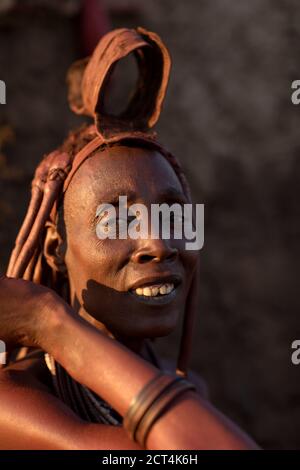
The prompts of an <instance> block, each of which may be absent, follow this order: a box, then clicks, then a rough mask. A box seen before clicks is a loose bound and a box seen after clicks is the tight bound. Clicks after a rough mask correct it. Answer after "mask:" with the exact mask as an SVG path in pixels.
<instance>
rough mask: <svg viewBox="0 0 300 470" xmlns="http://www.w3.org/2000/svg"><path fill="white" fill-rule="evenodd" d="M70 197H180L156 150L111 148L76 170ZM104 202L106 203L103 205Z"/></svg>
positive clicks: (178, 187)
mask: <svg viewBox="0 0 300 470" xmlns="http://www.w3.org/2000/svg"><path fill="white" fill-rule="evenodd" d="M71 186H72V193H74V191H75V192H77V193H78V192H80V194H81V196H82V195H83V194H86V195H89V196H90V197H93V196H95V197H97V199H101V200H104V199H106V198H108V197H112V196H113V195H114V194H115V195H131V196H132V198H133V199H134V194H136V196H137V198H138V197H143V195H145V196H148V197H151V196H152V197H155V196H159V195H163V193H164V192H166V193H168V194H170V193H171V192H173V193H174V195H175V193H176V192H177V193H183V191H182V187H181V183H180V181H179V179H178V177H177V175H176V173H175V171H174V169H173V168H172V166H171V165H170V163H169V162H168V161H167V160H166V159H165V158H164V157H163V156H162V155H161V154H160V153H159V152H157V151H156V150H152V149H147V148H138V147H125V146H113V147H110V148H105V149H104V150H102V151H101V152H97V153H96V154H94V155H93V156H92V157H90V158H89V159H87V160H86V162H85V163H84V164H83V165H82V167H80V168H79V170H78V172H77V173H76V175H75V176H74V179H73V181H72V184H71ZM107 202H108V201H107Z"/></svg>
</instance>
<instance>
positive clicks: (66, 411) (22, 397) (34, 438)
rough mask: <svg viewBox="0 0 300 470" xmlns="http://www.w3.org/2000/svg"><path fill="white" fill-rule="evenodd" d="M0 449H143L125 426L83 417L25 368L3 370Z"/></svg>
mask: <svg viewBox="0 0 300 470" xmlns="http://www.w3.org/2000/svg"><path fill="white" fill-rule="evenodd" d="M0 401H1V406H0V449H2V450H3V449H5V450H9V449H13V450H15V449H18V450H20V449H26V450H29V449H33V450H38V449H42V450H48V449H51V450H63V449H64V450H85V449H94V450H101V449H103V450H105V449H122V450H123V449H129V450H135V449H141V448H140V447H139V446H138V445H137V444H135V443H134V442H132V441H131V440H130V439H129V438H128V436H127V434H126V432H125V430H124V429H123V428H121V427H120V428H119V427H115V426H109V425H102V424H89V423H86V422H85V421H82V420H81V419H80V418H78V416H77V415H75V414H74V413H73V412H72V410H70V408H68V407H67V406H66V405H64V403H62V402H61V401H60V400H59V399H57V398H56V397H54V396H53V395H51V394H50V393H49V392H48V391H47V389H46V387H44V386H43V385H42V384H41V383H39V382H38V381H36V379H35V378H34V377H33V376H32V375H31V374H29V373H28V372H26V371H23V370H14V368H13V366H12V367H11V368H7V369H4V370H2V371H0Z"/></svg>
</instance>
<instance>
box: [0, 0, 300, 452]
mask: <svg viewBox="0 0 300 470" xmlns="http://www.w3.org/2000/svg"><path fill="white" fill-rule="evenodd" d="M120 26H122V27H123V26H128V27H135V26H143V27H145V28H147V29H150V30H153V31H155V32H157V33H158V34H159V35H161V37H162V38H163V40H164V41H165V43H166V44H167V46H168V48H169V49H170V52H171V55H172V58H173V69H172V75H171V81H170V86H169V91H168V94H167V99H166V102H165V106H164V110H163V113H162V116H161V119H160V122H159V125H158V130H159V135H160V140H161V141H162V142H163V143H164V144H165V145H166V146H167V147H168V148H169V149H170V150H171V151H173V152H174V153H175V154H176V155H177V156H178V157H179V159H180V160H181V162H182V164H183V166H184V168H185V170H186V173H187V175H188V177H189V180H190V183H191V185H192V188H193V192H194V197H195V202H200V203H204V204H205V206H206V207H205V217H206V221H205V246H204V248H203V250H202V252H201V257H202V267H201V289H200V292H201V297H200V311H199V318H198V322H197V328H196V331H195V338H194V353H193V364H192V365H193V368H194V369H195V370H196V371H198V372H199V373H200V374H201V375H202V376H203V377H204V379H205V380H206V381H207V383H208V386H209V390H210V397H211V400H212V401H213V403H214V404H216V405H217V406H218V407H219V408H220V409H221V410H222V411H223V412H224V413H226V414H227V415H228V416H230V417H231V418H233V419H234V420H235V421H236V422H238V423H239V424H240V425H241V426H242V427H243V428H244V429H245V430H246V431H248V432H249V433H250V434H251V435H252V436H253V437H254V438H255V439H256V440H257V442H258V443H259V444H260V445H262V446H263V447H264V448H269V449H270V448H279V449H286V448H298V449H299V448H300V400H299V398H300V366H298V368H297V366H294V365H292V363H291V343H292V341H293V340H294V339H300V321H299V318H298V316H299V314H300V311H299V304H300V301H299V288H298V282H299V281H298V276H299V270H298V261H299V259H300V258H299V251H300V250H299V243H298V238H299V236H300V218H299V216H300V214H299V204H298V188H299V184H300V160H299V152H300V139H299V131H300V106H299V107H297V106H294V105H292V103H291V99H290V96H291V83H292V81H293V80H296V79H300V3H299V1H298V0H285V1H283V0H251V2H249V0H239V1H236V0H189V1H186V2H179V1H177V2H175V1H174V0H173V1H171V0H147V1H146V2H138V1H134V0H128V1H126V0H124V1H122V0H109V1H104V0H103V1H100V0H87V1H80V0H66V1H63V0H51V1H50V0H22V1H20V0H19V1H18V0H1V2H0V79H1V80H4V81H5V82H6V86H7V104H6V105H1V106H0V269H1V270H5V267H6V264H7V261H8V256H9V252H10V250H11V248H12V246H13V241H14V238H15V236H16V233H17V230H18V227H19V226H20V223H21V220H22V218H23V216H24V214H25V211H26V206H27V203H28V197H29V187H30V181H31V178H32V174H33V171H34V169H35V167H36V165H37V163H38V162H39V160H40V159H41V157H42V156H43V154H44V153H47V152H49V151H50V150H52V149H54V148H55V147H56V146H57V145H59V144H60V143H61V141H62V140H63V138H64V137H65V136H66V135H67V132H68V131H69V130H70V129H71V128H72V127H74V126H77V125H78V124H80V122H81V119H80V118H78V117H76V116H74V115H72V113H71V112H70V111H69V109H68V105H67V100H66V86H65V74H66V71H67V69H68V67H69V65H70V64H71V63H72V61H73V60H76V59H77V58H81V57H84V56H86V55H88V54H89V53H90V52H91V51H92V49H93V47H94V46H95V44H96V42H97V40H98V38H99V36H100V35H101V34H104V33H105V32H106V31H107V30H108V29H111V28H115V27H120ZM177 344H178V333H176V334H174V335H171V337H170V338H168V339H163V340H160V341H159V343H158V348H159V349H160V351H162V352H163V353H164V354H166V355H167V356H171V357H175V355H176V353H177Z"/></svg>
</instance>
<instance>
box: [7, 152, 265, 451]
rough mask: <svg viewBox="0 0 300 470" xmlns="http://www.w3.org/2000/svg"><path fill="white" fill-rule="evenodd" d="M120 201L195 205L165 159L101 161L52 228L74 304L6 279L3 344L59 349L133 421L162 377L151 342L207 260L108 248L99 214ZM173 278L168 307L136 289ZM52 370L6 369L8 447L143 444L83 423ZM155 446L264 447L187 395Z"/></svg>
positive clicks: (163, 421) (157, 243)
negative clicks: (55, 388)
mask: <svg viewBox="0 0 300 470" xmlns="http://www.w3.org/2000/svg"><path fill="white" fill-rule="evenodd" d="M119 195H127V196H128V201H129V203H132V202H142V203H143V204H145V205H146V206H147V207H150V204H151V203H161V202H168V203H170V204H172V203H174V202H179V203H185V202H187V201H186V199H185V196H184V194H183V191H182V188H181V185H180V182H179V180H178V178H177V176H176V174H175V172H174V170H173V169H172V167H171V166H170V165H169V163H168V162H166V161H165V160H164V158H163V157H162V156H161V155H160V154H158V153H155V152H153V151H150V150H146V149H141V148H127V147H117V146H116V147H111V148H109V149H106V150H105V151H103V152H101V153H99V152H98V153H97V154H95V155H93V156H92V157H90V158H89V159H88V160H86V161H85V162H84V164H83V165H82V166H81V167H80V168H79V170H78V172H77V173H76V174H75V176H74V178H73V180H72V182H71V185H70V187H69V188H68V190H67V192H66V195H65V198H64V201H63V210H62V211H60V219H59V221H58V227H56V226H55V225H53V224H49V226H48V229H47V236H46V241H45V245H44V255H45V257H46V260H47V262H48V264H49V265H50V266H51V268H52V269H53V270H56V271H60V272H61V273H62V274H63V273H64V274H65V275H66V276H68V278H69V282H70V292H71V302H70V303H71V305H68V304H66V303H65V302H64V301H63V300H62V299H61V298H60V297H58V295H56V294H55V293H54V292H53V291H51V290H49V289H47V288H45V287H44V286H40V285H37V284H33V283H29V282H27V281H23V280H20V279H8V278H3V279H0V306H1V308H0V337H1V338H2V339H3V340H4V341H5V342H6V343H7V344H8V345H16V344H19V345H25V346H34V347H37V348H40V349H42V350H44V351H47V352H49V353H50V354H51V355H52V356H53V357H54V358H55V359H56V361H57V362H59V363H60V364H61V365H62V366H63V367H64V368H65V369H66V370H67V372H68V373H69V374H70V375H71V376H72V377H73V378H74V379H75V380H77V381H78V382H80V383H82V384H84V385H86V386H87V387H89V388H90V389H91V390H93V391H94V392H95V393H97V394H98V395H100V396H101V397H102V398H103V399H104V400H106V401H108V402H109V403H110V404H111V406H112V407H113V408H114V409H115V410H116V411H117V412H118V413H119V414H120V415H122V416H124V415H125V413H126V412H127V410H128V408H129V406H130V403H131V402H132V400H133V399H134V397H136V395H137V394H138V393H139V392H140V391H141V390H142V389H143V388H144V387H145V385H146V384H147V383H148V382H149V381H150V380H152V379H153V377H155V376H156V375H157V373H158V369H157V368H156V367H155V366H154V365H153V364H151V363H150V360H148V359H147V357H146V354H145V350H144V349H145V348H144V342H145V339H146V338H150V337H157V336H165V335H168V334H169V333H170V332H171V331H172V330H173V329H174V328H175V326H176V324H177V322H178V319H179V316H180V315H181V314H182V313H183V312H184V309H185V302H186V300H187V295H188V291H189V287H190V283H191V279H192V275H193V272H194V269H195V267H196V261H197V257H198V252H193V251H186V250H185V240H184V239H183V240H175V239H171V240H162V239H151V238H149V237H148V238H147V239H140V240H132V239H130V238H128V239H126V240H118V239H116V240H111V239H106V240H99V238H98V237H97V234H96V224H97V220H95V216H96V210H97V207H98V206H99V204H101V203H103V202H112V201H113V200H114V199H117V200H118V197H119ZM130 196H133V198H132V199H131V200H130ZM62 216H63V219H62ZM164 276H167V277H169V276H175V277H176V280H177V282H176V284H178V285H177V287H176V290H175V295H173V296H170V298H169V299H170V300H169V301H168V300H167V301H166V303H165V304H155V303H154V300H153V299H152V300H150V301H144V300H141V299H139V298H138V297H135V294H133V293H131V292H130V290H131V288H132V287H133V286H136V285H137V284H142V285H143V284H145V283H149V282H150V281H149V279H150V280H151V283H153V282H155V281H154V278H155V279H163V277H164ZM78 314H79V315H78ZM95 327H96V328H95ZM120 343H123V344H120ZM142 358H143V359H146V361H145V360H142ZM43 364H44V363H43V362H42V361H41V360H40V359H39V358H38V359H33V360H27V361H23V362H19V363H16V364H12V365H11V366H9V367H8V368H6V369H3V370H2V371H0V396H1V407H0V448H3V449H140V448H141V447H140V446H139V444H137V443H135V442H132V441H131V440H130V438H129V437H128V434H127V432H126V430H125V429H123V428H122V427H120V428H119V427H115V426H108V425H101V424H90V423H86V422H85V421H83V420H81V419H80V418H79V417H78V416H76V415H75V414H74V413H73V412H72V411H71V410H70V409H69V408H68V407H67V406H66V405H65V404H64V403H63V402H62V401H60V400H59V399H57V398H56V397H54V396H53V394H52V391H51V390H50V389H49V387H48V385H47V381H46V380H45V364H44V366H43ZM42 366H43V367H42ZM47 376H48V379H49V373H48V372H47ZM16 404H17V405H18V406H16ZM41 410H42V412H41ZM147 448H148V449H213V448H216V449H252V448H256V445H255V443H253V441H252V440H251V439H250V438H249V437H248V436H246V435H245V434H244V433H243V432H241V431H240V430H239V429H238V428H237V427H236V426H235V425H234V424H233V423H231V422H230V421H229V420H228V419H227V418H225V417H224V416H223V415H222V414H221V413H219V412H218V411H217V410H216V409H214V408H213V407H212V405H210V404H209V403H208V402H207V401H205V400H203V399H202V398H201V396H200V395H199V394H198V393H195V392H187V393H186V394H185V395H184V396H181V398H180V399H179V400H177V401H176V403H174V405H173V406H172V407H170V408H169V410H168V411H167V412H166V413H165V414H164V415H163V416H162V417H160V419H158V420H157V422H156V423H155V424H154V426H153V427H152V429H151V431H150V433H149V436H148V439H147Z"/></svg>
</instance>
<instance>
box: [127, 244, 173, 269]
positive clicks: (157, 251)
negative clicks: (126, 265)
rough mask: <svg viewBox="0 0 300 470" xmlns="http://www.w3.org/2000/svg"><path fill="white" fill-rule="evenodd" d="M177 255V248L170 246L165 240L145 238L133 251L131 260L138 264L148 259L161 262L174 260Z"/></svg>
mask: <svg viewBox="0 0 300 470" xmlns="http://www.w3.org/2000/svg"><path fill="white" fill-rule="evenodd" d="M177 256H178V250H177V248H174V247H171V246H170V245H169V244H168V243H167V242H166V241H165V240H162V239H157V240H156V239H147V240H143V245H142V246H141V247H140V248H138V249H137V250H136V251H135V252H134V253H133V255H132V261H133V262H134V263H139V264H141V263H147V262H149V261H154V262H156V263H161V262H162V261H174V260H175V259H177Z"/></svg>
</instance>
